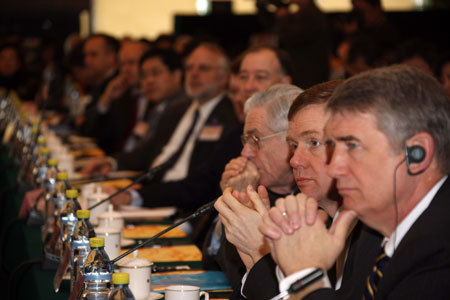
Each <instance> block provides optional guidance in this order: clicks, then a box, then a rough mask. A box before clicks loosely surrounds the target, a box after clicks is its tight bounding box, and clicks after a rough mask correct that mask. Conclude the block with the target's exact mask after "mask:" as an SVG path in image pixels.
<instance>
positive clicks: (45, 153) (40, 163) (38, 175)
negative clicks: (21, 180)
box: [31, 148, 50, 188]
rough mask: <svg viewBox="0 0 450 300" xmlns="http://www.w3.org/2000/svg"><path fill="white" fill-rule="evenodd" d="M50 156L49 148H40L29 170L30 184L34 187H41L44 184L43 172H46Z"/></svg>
mask: <svg viewBox="0 0 450 300" xmlns="http://www.w3.org/2000/svg"><path fill="white" fill-rule="evenodd" d="M49 158H50V149H48V148H41V149H40V151H39V157H38V159H37V160H36V164H35V165H34V166H33V169H32V171H31V176H32V184H33V186H34V187H35V188H41V187H43V184H44V179H45V174H46V173H47V161H48V160H49Z"/></svg>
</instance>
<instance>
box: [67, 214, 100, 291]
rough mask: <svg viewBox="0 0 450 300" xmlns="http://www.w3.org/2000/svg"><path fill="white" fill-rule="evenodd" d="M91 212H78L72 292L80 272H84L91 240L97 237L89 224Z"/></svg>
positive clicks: (72, 245) (73, 240)
mask: <svg viewBox="0 0 450 300" xmlns="http://www.w3.org/2000/svg"><path fill="white" fill-rule="evenodd" d="M89 217H90V213H89V210H84V209H80V210H77V218H78V222H77V225H76V226H75V230H74V232H73V238H72V243H71V248H72V268H71V269H72V272H71V276H70V280H71V281H70V290H71V291H72V288H73V284H74V283H75V282H76V281H77V279H78V274H79V271H81V272H82V271H83V267H84V262H85V260H86V257H87V256H88V254H89V251H90V250H91V248H90V246H89V239H90V238H91V237H95V232H94V228H93V227H92V224H91V222H89Z"/></svg>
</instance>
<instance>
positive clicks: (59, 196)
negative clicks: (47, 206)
mask: <svg viewBox="0 0 450 300" xmlns="http://www.w3.org/2000/svg"><path fill="white" fill-rule="evenodd" d="M66 190H70V185H69V181H68V176H67V172H58V174H57V175H56V185H55V191H54V193H53V195H52V202H53V218H54V220H55V222H54V223H53V234H55V235H56V237H55V239H53V240H51V242H50V243H49V244H48V245H47V246H46V248H45V251H46V252H50V253H53V254H54V255H56V256H58V257H61V256H62V254H63V253H62V248H63V247H62V236H61V234H62V226H61V213H62V211H63V209H64V206H65V204H66Z"/></svg>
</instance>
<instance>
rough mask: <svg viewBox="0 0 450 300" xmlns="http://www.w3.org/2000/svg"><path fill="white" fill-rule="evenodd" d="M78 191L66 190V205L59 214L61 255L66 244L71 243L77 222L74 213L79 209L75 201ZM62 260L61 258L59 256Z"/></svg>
mask: <svg viewBox="0 0 450 300" xmlns="http://www.w3.org/2000/svg"><path fill="white" fill-rule="evenodd" d="M77 197H78V191H77V190H67V191H66V204H65V205H64V208H63V210H62V212H61V243H62V251H61V255H63V254H64V250H65V249H66V246H65V245H66V243H69V244H70V243H71V242H72V236H73V231H74V229H75V225H76V223H77V221H78V219H77V216H76V211H77V210H79V209H81V207H80V204H79V203H78V200H77ZM61 258H62V256H61Z"/></svg>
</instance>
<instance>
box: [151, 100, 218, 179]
mask: <svg viewBox="0 0 450 300" xmlns="http://www.w3.org/2000/svg"><path fill="white" fill-rule="evenodd" d="M222 97H223V95H222V94H220V95H219V96H217V97H215V98H213V99H211V100H209V101H208V102H206V103H204V104H203V105H201V106H200V105H199V103H198V101H193V102H192V104H191V105H190V106H189V108H188V109H187V111H186V113H185V114H184V115H183V117H182V118H181V120H180V122H179V123H178V126H177V128H176V129H175V131H174V133H173V135H172V137H171V138H170V141H169V142H168V143H167V145H166V146H164V148H163V150H162V151H161V153H160V154H159V155H158V156H157V157H156V158H155V160H154V161H153V163H152V168H154V167H156V166H158V165H160V164H162V163H164V162H166V161H167V160H168V159H169V158H170V157H171V156H172V155H173V154H174V153H175V152H177V151H178V149H179V148H180V146H181V144H182V143H183V140H184V138H185V136H186V134H187V132H188V131H189V128H190V127H191V124H192V122H193V119H194V113H195V111H196V110H197V109H198V110H199V112H200V115H199V117H198V121H197V124H196V125H195V128H194V131H193V132H192V134H191V136H190V137H189V139H188V141H187V143H186V146H185V147H184V149H183V152H182V153H181V155H180V157H179V158H178V160H177V161H176V163H175V165H174V166H173V167H172V168H171V169H169V170H168V171H167V172H166V173H165V175H164V178H163V182H167V181H174V180H182V179H184V178H185V177H186V176H187V173H188V169H189V162H190V160H191V155H192V151H193V150H194V145H195V141H196V140H197V138H198V136H199V134H200V132H201V130H202V128H203V126H204V124H205V122H206V120H207V119H208V118H209V115H210V114H211V112H212V111H213V109H214V108H215V107H216V105H217V104H218V103H219V101H220V100H221V99H222Z"/></svg>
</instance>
